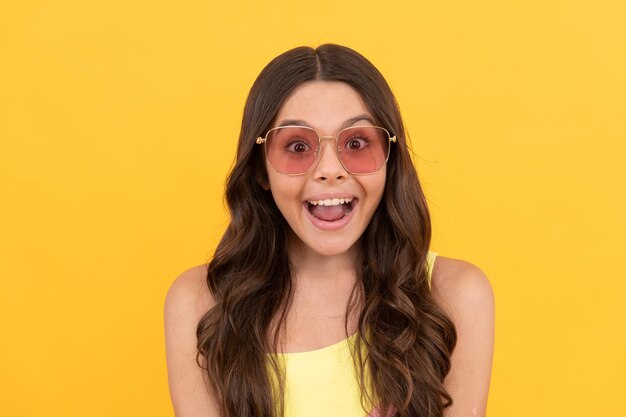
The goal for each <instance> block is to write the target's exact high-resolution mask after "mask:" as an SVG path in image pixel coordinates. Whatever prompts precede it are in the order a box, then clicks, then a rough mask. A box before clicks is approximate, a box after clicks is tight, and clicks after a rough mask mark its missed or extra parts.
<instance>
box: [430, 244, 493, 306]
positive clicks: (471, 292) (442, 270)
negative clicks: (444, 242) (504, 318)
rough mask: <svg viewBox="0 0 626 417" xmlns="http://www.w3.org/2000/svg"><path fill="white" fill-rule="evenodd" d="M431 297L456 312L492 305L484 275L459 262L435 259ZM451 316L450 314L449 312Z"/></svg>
mask: <svg viewBox="0 0 626 417" xmlns="http://www.w3.org/2000/svg"><path fill="white" fill-rule="evenodd" d="M432 282H433V284H432V288H433V295H434V296H435V298H436V299H437V300H438V301H439V302H440V303H441V304H442V305H443V306H444V307H446V308H448V309H450V308H451V309H453V310H458V309H466V308H471V307H472V306H474V307H479V306H484V307H488V306H489V305H491V304H493V303H494V294H493V288H492V286H491V283H490V282H489V279H488V278H487V276H486V275H485V273H484V272H483V271H482V270H481V269H480V268H479V267H477V266H476V265H474V264H472V263H470V262H467V261H463V260H461V259H454V258H447V257H444V256H437V257H436V258H435V264H434V267H433V274H432ZM451 313H453V314H454V311H451Z"/></svg>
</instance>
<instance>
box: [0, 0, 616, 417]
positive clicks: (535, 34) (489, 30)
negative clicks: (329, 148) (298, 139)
mask: <svg viewBox="0 0 626 417" xmlns="http://www.w3.org/2000/svg"><path fill="white" fill-rule="evenodd" d="M624 22H626V3H625V2H624V1H622V0H614V1H608V0H604V1H591V0H588V1H572V0H569V1H568V0H562V1H546V0H530V1H522V0H502V1H487V0H485V1H480V0H479V1H394V0H388V1H384V2H378V1H361V2H334V1H327V0H323V1H316V2H305V1H296V0H289V1H280V2H279V1H276V2H269V3H260V2H249V3H242V2H236V1H231V2H210V1H152V0H144V1H138V0H124V1H122V0H110V1H78V0H74V1H72V0H65V1H64V0H55V1H52V0H51V1H5V2H3V3H2V5H1V6H0V59H1V61H0V199H1V201H0V213H1V215H0V236H1V243H0V277H1V280H2V281H1V292H0V337H1V343H0V384H1V385H0V397H1V401H0V414H1V415H3V416H11V417H22V416H46V417H48V416H49V417H52V416H55V417H57V416H58V417H61V416H62V417H84V416H90V417H99V416H140V415H142V416H172V415H173V413H172V411H171V406H170V400H169V394H168V390H167V379H166V369H165V357H164V347H163V334H162V333H163V332H162V309H163V301H164V296H165V293H166V291H167V289H168V287H169V285H170V283H171V281H172V280H173V279H174V278H175V277H176V276H177V275H178V274H179V273H180V272H181V271H183V270H184V269H186V268H188V267H191V266H193V265H198V264H200V263H203V262H205V261H207V260H208V259H209V257H210V256H211V253H212V250H213V248H214V247H215V245H216V243H217V241H218V239H219V237H220V234H221V232H222V231H223V229H224V226H225V222H226V215H225V211H224V207H223V202H222V191H223V182H224V179H225V176H226V174H227V171H228V169H229V167H230V164H231V162H232V159H233V154H234V148H235V141H236V138H237V134H238V131H239V123H240V121H241V115H242V109H243V104H244V100H245V98H246V95H247V92H248V90H249V88H250V86H251V84H252V82H253V81H254V79H255V77H256V76H257V74H258V72H259V71H260V70H261V69H262V68H263V66H265V64H266V63H267V62H269V60H270V59H271V58H273V57H274V56H276V55H278V54H279V53H281V52H283V51H285V50H287V49H290V48H292V47H295V46H300V45H310V46H317V45H319V44H321V43H324V42H334V43H341V44H345V45H348V46H350V47H352V48H354V49H356V50H357V51H359V52H361V53H362V54H364V55H365V56H366V57H368V58H369V59H370V60H371V61H372V62H373V63H374V64H375V65H376V66H377V67H378V68H379V69H380V70H381V72H382V73H383V74H384V75H385V77H386V78H387V80H388V81H389V83H390V85H391V87H392V88H393V90H394V92H395V93H396V95H397V98H398V101H399V103H400V107H401V110H402V112H403V116H404V117H405V121H406V124H407V126H408V129H409V132H410V135H411V138H412V142H413V148H414V150H415V152H416V154H417V158H416V163H417V166H418V170H419V172H420V175H421V179H422V181H423V184H424V187H425V189H426V192H427V196H428V198H429V201H430V204H431V206H430V207H431V209H432V213H433V224H434V242H433V249H434V250H436V251H438V252H439V253H440V254H442V255H445V256H451V257H458V258H462V259H466V260H469V261H471V262H473V263H475V264H477V265H478V266H480V267H481V268H482V269H483V270H484V271H485V272H486V273H487V275H488V276H489V277H490V279H491V281H492V283H493V287H494V290H495V294H496V304H497V328H496V333H497V334H496V338H497V339H496V353H495V362H494V372H493V379H492V387H491V393H490V399H489V416H490V417H495V416H508V417H517V416H520V417H522V416H523V417H527V416H535V417H543V416H546V417H548V416H550V417H552V416H570V417H572V416H581V417H582V416H585V417H588V416H614V415H618V414H620V413H624V410H625V408H626V407H625V406H624V405H623V404H622V402H621V398H620V397H622V395H621V394H623V392H624V382H623V380H624V373H625V372H626V361H625V359H624V356H625V355H624V353H625V352H626V342H625V341H626V336H625V332H624V319H625V318H626V307H625V304H626V303H625V302H624V296H625V294H624V292H625V291H624V290H625V289H626V285H625V284H624V272H623V267H622V263H623V260H624V257H625V255H626V238H625V236H626V221H625V220H624V213H625V212H626V199H625V193H624V182H625V180H626V172H625V168H624V166H625V165H626V164H625V160H626V152H625V150H626V145H625V144H624V143H625V141H626V123H625V120H626V117H625V116H626V80H625V79H626V75H625V74H626V29H624ZM621 415H624V414H621Z"/></svg>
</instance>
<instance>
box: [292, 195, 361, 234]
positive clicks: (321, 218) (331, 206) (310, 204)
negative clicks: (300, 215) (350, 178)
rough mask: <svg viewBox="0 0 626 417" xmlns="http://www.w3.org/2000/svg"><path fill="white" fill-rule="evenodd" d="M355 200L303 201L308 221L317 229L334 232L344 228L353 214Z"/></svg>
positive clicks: (349, 198)
mask: <svg viewBox="0 0 626 417" xmlns="http://www.w3.org/2000/svg"><path fill="white" fill-rule="evenodd" d="M358 201H359V200H358V199H357V198H353V197H347V198H332V199H326V200H313V201H305V202H304V207H305V209H306V213H307V216H308V218H309V220H311V222H312V223H313V225H314V226H316V227H317V228H318V229H322V230H336V229H340V228H342V227H343V226H345V225H346V224H347V223H348V222H349V221H350V218H351V217H352V214H353V213H354V208H355V207H356V205H357V203H358Z"/></svg>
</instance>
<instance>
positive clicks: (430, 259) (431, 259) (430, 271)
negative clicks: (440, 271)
mask: <svg viewBox="0 0 626 417" xmlns="http://www.w3.org/2000/svg"><path fill="white" fill-rule="evenodd" d="M437 255H438V253H437V252H433V251H428V254H427V255H426V263H427V264H428V287H429V288H431V287H432V281H433V268H434V266H435V258H436V257H437Z"/></svg>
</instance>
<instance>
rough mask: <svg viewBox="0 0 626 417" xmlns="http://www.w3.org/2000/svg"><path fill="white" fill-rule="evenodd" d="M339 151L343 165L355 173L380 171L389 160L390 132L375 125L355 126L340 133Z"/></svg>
mask: <svg viewBox="0 0 626 417" xmlns="http://www.w3.org/2000/svg"><path fill="white" fill-rule="evenodd" d="M338 147H339V149H338V151H339V157H340V159H341V162H343V166H344V167H345V168H346V169H347V170H348V171H350V172H351V173H353V174H368V173H370V172H375V171H378V170H379V169H380V168H382V166H383V165H385V162H387V156H388V154H389V134H388V133H387V131H386V130H384V129H382V128H379V127H374V126H355V127H350V128H348V129H345V130H343V131H342V132H341V133H340V134H339V140H338Z"/></svg>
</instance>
